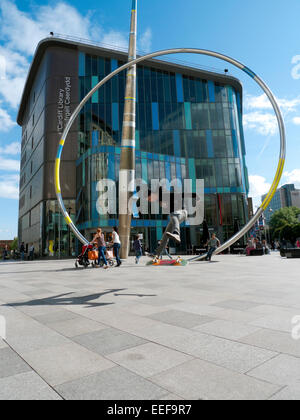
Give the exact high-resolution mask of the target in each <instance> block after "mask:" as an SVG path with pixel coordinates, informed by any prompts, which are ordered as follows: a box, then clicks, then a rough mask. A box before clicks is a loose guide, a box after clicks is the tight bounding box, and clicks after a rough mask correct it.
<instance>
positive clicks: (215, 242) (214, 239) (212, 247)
mask: <svg viewBox="0 0 300 420" xmlns="http://www.w3.org/2000/svg"><path fill="white" fill-rule="evenodd" d="M206 245H208V246H209V250H208V254H207V256H206V258H205V260H206V261H211V257H212V255H213V253H214V252H215V250H216V249H217V248H218V247H219V246H220V245H221V242H220V240H219V239H218V238H217V237H216V234H215V233H213V234H212V235H211V239H210V240H209V241H208V242H207V244H206Z"/></svg>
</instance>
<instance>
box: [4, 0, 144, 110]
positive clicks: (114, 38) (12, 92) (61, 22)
mask: <svg viewBox="0 0 300 420" xmlns="http://www.w3.org/2000/svg"><path fill="white" fill-rule="evenodd" d="M50 32H54V34H60V33H62V32H67V35H68V36H74V37H76V38H77V39H79V38H80V39H84V40H93V41H97V42H100V43H103V44H106V45H109V46H110V47H111V48H116V49H119V48H120V49H126V48H127V46H128V35H127V34H126V33H122V32H120V31H117V30H113V29H109V28H104V27H103V26H102V25H101V24H99V22H98V21H97V20H96V18H94V17H93V15H92V14H91V13H88V14H87V15H81V14H80V13H79V12H78V11H77V10H76V8H75V7H73V6H71V5H69V4H67V3H64V2H59V3H57V4H56V5H54V6H53V5H52V4H51V5H49V6H36V7H35V8H34V9H33V12H32V13H30V14H29V13H24V12H22V11H21V10H19V9H18V7H17V6H16V4H14V3H13V2H11V1H7V0H0V39H1V40H2V42H3V43H4V45H5V46H3V45H0V57H1V60H2V61H1V62H3V61H4V67H5V77H4V76H3V74H4V72H3V71H2V72H1V80H0V96H2V98H3V99H4V100H5V102H7V103H8V104H9V105H10V106H11V107H13V108H17V107H18V105H19V103H20V100H21V95H22V91H23V88H24V84H25V80H26V76H27V73H28V69H29V62H30V61H31V56H32V55H33V53H34V51H35V49H36V47H37V45H38V43H39V42H40V41H41V40H42V39H43V38H46V37H47V36H49V34H50ZM62 36H63V35H62ZM142 39H143V42H144V45H145V46H146V47H147V46H149V45H150V44H149V43H150V39H151V31H150V32H149V31H148V30H147V31H146V32H145V34H144V35H143V37H142ZM2 73H3V74H2Z"/></svg>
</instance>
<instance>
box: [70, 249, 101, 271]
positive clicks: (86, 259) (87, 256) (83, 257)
mask: <svg viewBox="0 0 300 420" xmlns="http://www.w3.org/2000/svg"><path fill="white" fill-rule="evenodd" d="M97 259H98V252H97V251H96V250H94V246H93V245H92V244H88V245H83V246H82V250H81V254H80V255H78V257H77V259H76V261H75V267H76V268H78V267H79V266H80V265H81V266H83V267H84V268H87V267H88V266H89V265H90V264H91V262H90V261H92V266H93V267H95V265H96V263H95V261H96V260H97Z"/></svg>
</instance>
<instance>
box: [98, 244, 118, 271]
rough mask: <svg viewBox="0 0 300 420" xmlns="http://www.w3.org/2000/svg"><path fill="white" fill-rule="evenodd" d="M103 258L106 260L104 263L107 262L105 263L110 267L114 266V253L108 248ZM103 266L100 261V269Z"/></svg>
mask: <svg viewBox="0 0 300 420" xmlns="http://www.w3.org/2000/svg"><path fill="white" fill-rule="evenodd" d="M105 258H106V261H107V263H108V265H109V266H110V267H114V266H115V259H114V252H113V250H112V249H111V248H110V247H109V246H108V247H107V248H106V252H105ZM103 265H104V262H103V260H102V259H101V262H100V267H103Z"/></svg>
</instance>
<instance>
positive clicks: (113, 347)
mask: <svg viewBox="0 0 300 420" xmlns="http://www.w3.org/2000/svg"><path fill="white" fill-rule="evenodd" d="M74 341H75V342H76V343H78V344H80V345H81V346H84V347H86V348H87V349H89V350H91V351H93V352H95V353H98V354H101V355H107V354H111V353H116V352H119V351H121V350H126V349H129V348H131V347H136V346H138V345H141V344H144V343H146V340H143V339H142V338H140V337H136V336H134V335H131V334H128V333H126V332H124V331H120V330H117V329H115V328H106V329H103V330H101V331H96V332H91V333H89V334H84V335H81V336H78V337H74Z"/></svg>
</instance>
